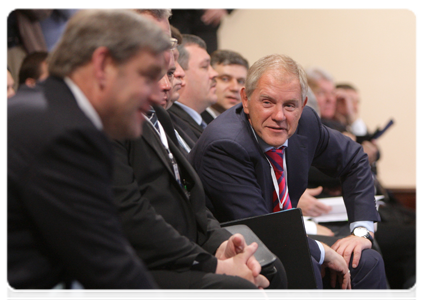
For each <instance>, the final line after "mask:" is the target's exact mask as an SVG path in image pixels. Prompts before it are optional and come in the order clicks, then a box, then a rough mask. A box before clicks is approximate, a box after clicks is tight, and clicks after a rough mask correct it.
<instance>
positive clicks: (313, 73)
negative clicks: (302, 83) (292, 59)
mask: <svg viewBox="0 0 423 300" xmlns="http://www.w3.org/2000/svg"><path fill="white" fill-rule="evenodd" d="M306 74H307V82H308V85H309V86H310V88H311V89H312V90H315V89H316V87H317V86H318V84H317V82H318V81H319V80H322V79H323V80H327V81H330V82H334V80H333V77H332V76H331V75H330V74H329V73H328V72H327V71H326V70H323V69H322V68H318V67H311V68H307V70H306Z"/></svg>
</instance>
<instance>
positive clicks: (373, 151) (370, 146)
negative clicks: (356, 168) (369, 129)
mask: <svg viewBox="0 0 423 300" xmlns="http://www.w3.org/2000/svg"><path fill="white" fill-rule="evenodd" d="M361 146H363V151H364V152H365V153H366V154H367V156H368V157H369V163H370V164H373V163H374V162H375V161H376V159H377V153H378V151H379V150H378V148H377V145H376V141H375V140H372V141H371V142H369V141H363V143H362V144H361Z"/></svg>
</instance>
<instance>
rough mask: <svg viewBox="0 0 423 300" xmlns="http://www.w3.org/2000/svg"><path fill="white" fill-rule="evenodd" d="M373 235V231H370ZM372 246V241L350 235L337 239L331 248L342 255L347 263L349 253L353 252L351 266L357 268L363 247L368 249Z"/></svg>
mask: <svg viewBox="0 0 423 300" xmlns="http://www.w3.org/2000/svg"><path fill="white" fill-rule="evenodd" d="M370 234H371V235H372V236H373V233H372V232H370ZM371 247H372V242H370V241H369V240H368V239H366V238H363V237H359V236H355V235H350V236H347V237H345V238H343V239H340V240H337V241H336V242H335V244H333V245H332V249H333V250H335V251H336V252H337V253H339V254H340V255H342V257H343V258H344V260H345V262H346V263H347V264H349V263H350V259H351V255H352V254H354V258H353V261H352V267H353V268H357V266H358V263H359V262H360V258H361V252H362V251H363V250H364V249H370V248H371Z"/></svg>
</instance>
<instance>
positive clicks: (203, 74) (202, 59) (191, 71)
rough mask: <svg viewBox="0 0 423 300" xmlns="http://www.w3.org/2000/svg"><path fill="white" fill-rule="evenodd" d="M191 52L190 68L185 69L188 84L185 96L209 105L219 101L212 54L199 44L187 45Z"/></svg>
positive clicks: (205, 105) (184, 92)
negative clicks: (211, 59)
mask: <svg viewBox="0 0 423 300" xmlns="http://www.w3.org/2000/svg"><path fill="white" fill-rule="evenodd" d="M185 48H186V50H187V51H188V52H189V62H188V69H187V70H185V81H186V86H185V88H184V90H183V97H184V98H185V97H186V98H190V99H195V100H196V101H201V103H202V104H204V105H203V106H204V107H208V106H210V105H212V104H214V103H216V101H217V97H216V81H215V77H216V76H217V73H216V71H214V70H213V68H212V67H211V66H210V55H209V54H208V53H207V51H206V50H204V49H202V48H200V47H199V46H197V45H188V46H186V47H185Z"/></svg>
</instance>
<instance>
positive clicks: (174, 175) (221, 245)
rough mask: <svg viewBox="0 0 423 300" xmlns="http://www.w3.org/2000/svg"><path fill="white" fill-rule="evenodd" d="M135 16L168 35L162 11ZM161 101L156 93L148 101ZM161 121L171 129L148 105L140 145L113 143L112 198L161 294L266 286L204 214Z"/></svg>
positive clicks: (252, 263) (240, 244)
mask: <svg viewBox="0 0 423 300" xmlns="http://www.w3.org/2000/svg"><path fill="white" fill-rule="evenodd" d="M138 12H139V13H141V14H143V15H149V16H151V17H154V18H155V19H156V23H161V25H162V28H164V26H165V25H166V24H167V29H166V33H167V34H168V35H169V36H170V29H169V23H168V17H169V15H170V11H169V10H138ZM156 96H157V95H156ZM163 97H166V95H165V93H164V90H163V89H162V92H161V93H160V95H159V97H158V98H153V99H154V102H155V103H162V101H161V99H160V98H163ZM154 116H156V117H157V118H154ZM156 119H158V120H156ZM165 122H166V124H171V120H170V118H169V116H168V115H167V112H166V111H165V110H164V109H163V107H161V106H154V115H152V116H151V119H149V122H148V123H146V124H144V126H143V136H142V137H141V138H139V139H135V140H120V141H118V140H116V141H114V142H113V146H114V150H115V154H116V162H115V168H114V169H115V173H114V182H113V185H114V195H115V196H114V199H115V203H116V205H117V207H118V209H119V214H120V218H121V220H122V222H123V228H124V230H125V233H126V235H127V236H128V238H129V240H130V242H131V244H132V245H133V247H134V248H135V251H136V253H137V254H138V255H139V256H140V257H141V258H142V259H143V260H144V261H145V262H146V264H147V267H148V268H149V269H150V271H151V273H152V274H153V276H154V278H155V280H156V281H157V283H158V285H159V286H160V287H161V288H173V289H179V288H182V289H187V288H194V289H195V288H232V289H234V288H245V289H247V288H255V287H256V285H257V286H259V287H260V286H262V287H266V286H267V285H268V284H269V283H268V281H267V279H265V278H264V277H263V276H262V275H259V272H260V265H259V264H258V262H257V261H256V260H255V259H254V256H253V253H254V252H255V250H256V249H257V244H252V245H250V246H247V245H246V244H245V241H244V239H243V237H242V236H241V235H234V236H231V234H230V233H229V232H228V231H226V230H225V229H222V228H220V226H219V223H218V222H217V221H216V220H215V219H214V217H213V216H212V215H211V213H210V212H209V211H208V210H207V209H206V207H205V199H204V191H203V189H202V185H201V182H200V181H199V179H198V176H197V175H196V173H195V171H194V170H193V169H192V167H191V166H190V164H189V162H188V161H187V160H186V158H185V156H184V155H183V154H182V153H181V152H180V151H179V148H178V146H176V144H175V143H174V141H173V139H171V138H170V137H169V136H168V135H166V132H165V131H164V129H163V127H164V126H165V125H164V123H165ZM162 124H163V125H162ZM223 274H226V275H223ZM234 275H235V276H234ZM246 279H247V280H246Z"/></svg>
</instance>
